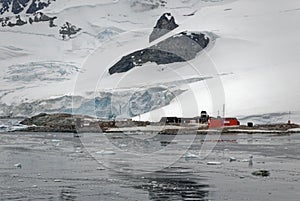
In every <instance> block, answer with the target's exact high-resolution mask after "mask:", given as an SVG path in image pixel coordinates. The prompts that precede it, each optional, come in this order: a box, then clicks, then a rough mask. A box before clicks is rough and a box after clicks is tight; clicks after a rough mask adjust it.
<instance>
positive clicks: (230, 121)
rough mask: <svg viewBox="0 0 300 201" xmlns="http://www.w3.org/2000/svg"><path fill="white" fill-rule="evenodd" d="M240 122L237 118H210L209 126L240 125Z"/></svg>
mask: <svg viewBox="0 0 300 201" xmlns="http://www.w3.org/2000/svg"><path fill="white" fill-rule="evenodd" d="M239 125H240V122H239V121H238V120H237V118H229V117H226V118H220V117H219V118H213V117H211V118H209V120H208V127H209V128H222V127H226V126H239Z"/></svg>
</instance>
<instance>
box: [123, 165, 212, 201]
mask: <svg viewBox="0 0 300 201" xmlns="http://www.w3.org/2000/svg"><path fill="white" fill-rule="evenodd" d="M118 177H123V179H127V180H128V179H129V180H130V182H132V184H133V186H132V187H133V188H136V189H139V190H143V191H148V194H149V200H156V201H166V200H172V201H176V200H178V201H179V200H184V201H188V200H198V201H206V200H208V199H207V197H208V193H209V191H208V187H209V186H208V185H207V184H203V183H201V181H203V178H201V177H200V176H197V175H195V174H193V172H192V170H191V169H188V168H183V167H170V168H165V169H164V170H161V171H156V172H153V173H150V174H146V175H143V176H142V175H140V176H139V177H137V176H135V177H132V175H122V176H120V175H119V176H118Z"/></svg>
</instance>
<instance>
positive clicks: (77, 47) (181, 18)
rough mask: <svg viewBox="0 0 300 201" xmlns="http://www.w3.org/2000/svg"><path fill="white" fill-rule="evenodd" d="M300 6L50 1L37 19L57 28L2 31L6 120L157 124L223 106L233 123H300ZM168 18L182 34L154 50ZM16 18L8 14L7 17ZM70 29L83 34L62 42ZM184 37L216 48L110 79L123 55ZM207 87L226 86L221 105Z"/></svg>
mask: <svg viewBox="0 0 300 201" xmlns="http://www.w3.org/2000/svg"><path fill="white" fill-rule="evenodd" d="M3 2H4V1H1V2H0V7H1V8H4V7H5V5H4V4H3ZM16 2H17V1H16ZM30 2H31V1H30ZM45 2H48V1H45ZM49 2H50V1H49ZM28 5H29V4H28ZM270 5H272V6H270ZM27 7H28V6H27ZM27 7H26V8H27ZM299 7H300V3H299V1H297V0H290V1H288V2H287V1H283V0H278V1H276V2H275V1H271V0H261V1H251V0H202V1H197V0H174V1H168V0H165V1H161V0H157V1H147V0H143V1H134V0H104V1H92V0H86V1H84V0H72V1H71V0H60V1H58V0H57V1H51V3H50V4H49V5H47V6H45V7H43V8H41V9H39V10H38V11H39V12H43V13H44V14H46V15H47V16H51V17H57V19H56V20H55V24H56V25H57V27H49V23H47V22H40V23H33V24H32V25H30V24H29V23H27V24H25V25H22V26H15V27H0V58H1V60H0V67H1V73H0V86H1V88H0V106H1V107H0V115H3V116H5V115H15V116H28V115H29V116H30V115H34V114H37V113H40V112H75V113H80V114H89V115H93V116H97V117H100V118H114V117H118V116H119V117H130V118H131V117H134V116H136V117H135V118H137V119H142V120H153V121H157V120H159V119H160V117H161V116H182V115H185V116H197V115H199V112H200V111H201V110H207V111H208V112H209V113H210V114H211V115H217V114H218V112H219V111H221V110H222V105H223V104H225V105H226V116H237V117H239V118H240V119H242V121H244V122H247V121H251V120H252V121H255V122H257V123H266V122H286V121H287V119H288V118H289V117H290V116H291V118H292V121H293V120H294V121H299V123H300V115H298V114H299V112H298V111H300V108H299V107H300V105H299V101H300V92H299V90H297V86H298V85H299V81H298V80H299V79H298V75H299V70H298V64H299V63H300V61H299V60H300V58H299V57H298V52H299V47H298V45H296V44H299V42H300V41H299V40H300V39H299V37H298V35H299V32H300V29H299V28H298V27H299V26H298V20H297V19H299V15H300V13H299V11H298V10H297V8H299ZM1 8H0V9H1ZM166 12H169V13H172V15H173V16H174V17H175V19H176V22H177V24H178V25H179V26H178V27H177V28H175V29H173V30H171V31H170V32H169V33H167V34H165V35H164V36H162V37H160V38H158V39H157V40H155V41H152V42H151V43H149V36H150V34H151V31H152V28H153V27H154V26H155V23H156V21H157V20H158V19H159V17H160V16H161V15H162V14H163V13H166ZM78 13H80V15H78ZM191 13H192V14H191ZM18 15H20V17H21V19H23V20H25V19H28V16H30V15H31V14H30V13H27V12H26V9H24V11H22V12H20V13H18ZM15 16H16V14H15V11H13V10H11V8H10V9H6V10H5V12H3V14H2V15H0V17H15ZM65 22H70V23H72V24H74V25H75V26H76V27H79V28H81V29H82V30H81V31H80V32H79V33H78V34H76V35H75V36H74V37H72V38H71V39H70V40H63V39H62V37H61V36H60V34H59V29H60V26H63V24H64V23H65ZM184 31H191V32H201V33H207V35H210V38H213V42H212V43H211V44H210V45H209V46H208V47H207V48H206V49H205V51H204V52H202V53H199V54H197V57H196V58H195V59H193V60H191V61H187V62H183V63H181V64H179V63H174V64H166V65H157V64H153V63H145V64H143V65H141V66H139V67H137V68H135V69H133V70H132V71H130V72H126V73H120V74H114V75H110V74H109V72H108V69H109V68H110V67H112V65H113V64H114V63H116V62H117V61H118V60H120V59H121V57H122V55H126V54H129V53H130V52H134V51H137V50H139V49H144V48H148V47H151V46H153V45H155V44H157V43H159V42H161V41H163V40H165V39H167V38H168V37H171V36H173V35H176V34H178V33H180V32H184ZM194 78H196V79H198V81H191V80H192V79H194ZM181 80H185V82H180V81H181ZM209 82H212V83H217V84H218V85H220V84H221V85H222V86H218V87H220V89H222V91H223V92H222V93H224V97H221V98H220V100H219V102H220V103H218V104H213V101H214V99H216V97H214V96H212V93H213V91H217V92H218V90H215V88H214V84H210V83H209ZM157 90H158V91H157ZM220 93H221V92H220ZM131 98H132V99H131ZM114 101H115V102H114ZM107 108H110V109H107ZM289 111H291V115H288V114H289Z"/></svg>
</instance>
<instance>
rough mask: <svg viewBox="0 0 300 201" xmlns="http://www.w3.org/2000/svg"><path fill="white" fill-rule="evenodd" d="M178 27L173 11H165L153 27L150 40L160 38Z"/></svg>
mask: <svg viewBox="0 0 300 201" xmlns="http://www.w3.org/2000/svg"><path fill="white" fill-rule="evenodd" d="M177 27H178V25H177V24H176V22H175V18H174V17H173V16H172V15H171V13H164V14H163V15H162V16H161V17H160V18H159V20H158V21H157V23H156V25H155V27H154V28H153V31H152V33H151V34H150V37H149V42H152V41H154V40H156V39H158V38H160V37H161V36H163V35H165V34H166V33H168V32H170V31H172V30H173V29H175V28H177Z"/></svg>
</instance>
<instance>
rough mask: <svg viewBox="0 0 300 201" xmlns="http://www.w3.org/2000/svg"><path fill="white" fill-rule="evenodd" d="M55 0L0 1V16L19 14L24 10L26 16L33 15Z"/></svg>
mask: <svg viewBox="0 0 300 201" xmlns="http://www.w3.org/2000/svg"><path fill="white" fill-rule="evenodd" d="M53 1H55V0H46V1H45V0H0V14H1V15H2V14H4V13H6V12H10V11H11V12H12V14H15V15H16V14H20V13H21V12H23V11H24V10H25V12H26V13H27V14H33V13H35V12H37V11H39V10H42V9H44V8H46V7H48V6H49V5H50V4H51V3H52V2H53Z"/></svg>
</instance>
